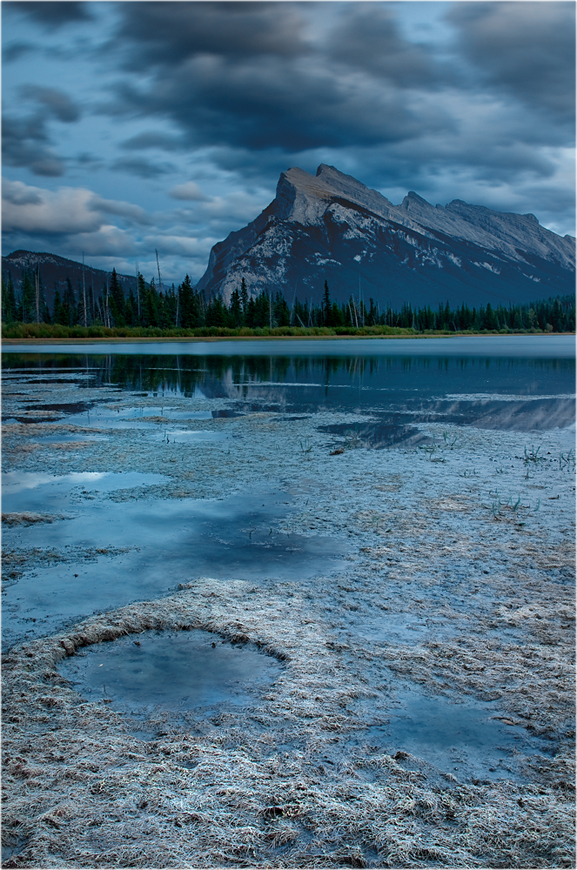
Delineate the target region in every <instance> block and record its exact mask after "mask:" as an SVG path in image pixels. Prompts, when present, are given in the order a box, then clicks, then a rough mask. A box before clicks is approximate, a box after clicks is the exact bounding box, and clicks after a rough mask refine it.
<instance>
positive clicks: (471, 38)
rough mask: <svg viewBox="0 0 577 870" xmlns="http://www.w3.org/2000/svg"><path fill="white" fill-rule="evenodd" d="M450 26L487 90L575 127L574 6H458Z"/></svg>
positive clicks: (483, 3) (530, 4)
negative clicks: (487, 87) (539, 109)
mask: <svg viewBox="0 0 577 870" xmlns="http://www.w3.org/2000/svg"><path fill="white" fill-rule="evenodd" d="M448 20H449V21H450V22H451V23H452V24H453V25H454V26H455V27H456V28H457V29H458V31H459V35H460V43H461V49H462V51H463V53H464V54H465V55H466V56H467V58H468V59H469V60H470V61H472V62H473V63H474V64H475V66H476V68H477V73H478V74H480V75H481V78H482V80H483V82H484V84H485V85H487V84H490V85H493V86H494V87H496V88H497V89H498V90H500V91H502V92H503V93H506V94H507V93H508V94H510V95H513V96H514V97H517V98H518V99H520V100H522V101H523V102H524V103H525V104H526V105H528V106H530V107H532V108H534V107H538V108H541V109H545V110H546V111H547V112H549V113H551V115H553V116H556V117H557V118H558V119H559V120H561V121H565V120H569V121H572V120H573V118H574V110H575V4H574V3H569V2H560V3H558V2H532V3H518V2H508V3H486V2H482V3H477V2H465V3H458V4H455V6H454V7H451V8H450V10H449V12H448Z"/></svg>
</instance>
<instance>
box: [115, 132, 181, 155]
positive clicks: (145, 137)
mask: <svg viewBox="0 0 577 870" xmlns="http://www.w3.org/2000/svg"><path fill="white" fill-rule="evenodd" d="M120 147H121V148H124V149H125V150H127V151H145V150H147V149H149V148H160V149H162V150H163V151H180V150H182V149H183V148H185V147H186V141H185V140H184V139H183V138H182V137H178V136H170V135H168V134H166V133H157V132H156V131H155V130H150V131H148V132H146V133H139V134H138V135H136V136H131V137H130V139H126V140H125V141H124V142H121V143H120Z"/></svg>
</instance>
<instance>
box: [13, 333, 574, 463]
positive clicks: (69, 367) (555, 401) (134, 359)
mask: <svg viewBox="0 0 577 870" xmlns="http://www.w3.org/2000/svg"><path fill="white" fill-rule="evenodd" d="M197 347H198V346H197ZM421 347H422V345H421ZM431 347H432V348H433V349H434V347H433V345H431ZM244 349H245V347H244V346H243V345H242V343H239V344H238V353H235V354H228V355H224V354H222V355H218V354H216V353H214V350H213V349H212V348H211V352H210V353H201V354H197V353H194V352H193V351H192V350H191V351H190V353H188V354H170V353H167V352H166V349H165V348H163V352H162V353H160V352H159V353H158V354H138V353H109V354H103V353H100V352H99V353H86V354H56V353H51V354H45V353H30V354H20V353H5V354H3V368H4V376H5V377H9V376H10V371H11V370H14V369H17V370H18V371H19V372H20V373H23V372H25V373H26V374H27V375H28V377H29V378H30V380H31V381H34V380H36V379H38V378H41V379H42V380H43V381H46V379H47V378H50V377H51V376H52V375H53V376H56V377H58V376H61V375H62V373H63V372H67V373H68V377H70V378H71V379H72V380H74V378H75V376H77V378H78V380H77V383H78V384H79V386H81V387H82V386H91V387H92V386H98V385H102V386H104V385H107V386H110V385H114V386H117V387H119V388H120V389H122V390H129V391H133V392H134V393H141V394H144V395H148V396H158V397H170V396H171V395H172V396H176V395H178V396H199V395H201V396H206V397H207V398H221V399H228V400H230V401H231V403H232V405H231V412H232V411H233V410H235V409H236V411H237V412H242V411H244V410H250V409H253V410H254V409H259V410H270V411H277V412H281V413H285V414H314V413H316V412H318V411H339V412H350V413H354V414H370V415H371V416H375V417H376V418H377V421H378V423H379V425H380V427H381V429H382V428H383V426H386V425H389V426H392V427H393V428H395V427H399V426H410V425H414V424H416V423H419V422H429V421H436V422H447V423H454V424H457V425H474V426H478V427H481V428H491V429H513V430H517V431H536V430H541V429H552V428H557V427H560V428H565V427H568V426H570V425H572V424H573V422H574V419H575V403H574V397H573V394H574V384H575V360H574V358H571V357H568V356H567V355H563V354H560V355H559V356H558V357H555V356H553V355H552V356H551V357H550V358H548V357H531V356H530V354H529V355H528V356H527V357H524V356H520V355H511V356H510V357H508V356H503V355H500V356H494V357H491V356H480V355H466V354H464V355H462V356H459V355H457V354H452V355H443V354H435V353H433V352H432V353H431V355H429V356H427V355H424V354H423V353H422V352H421V353H419V354H413V355H411V354H409V353H407V355H403V354H400V353H398V352H397V353H395V354H390V355H389V354H387V353H386V352H385V351H381V352H380V353H376V354H375V355H374V356H373V355H369V354H368V353H365V354H363V355H358V354H355V353H350V355H347V354H346V353H339V354H334V355H333V354H330V353H327V354H325V355H321V354H320V353H319V352H318V348H315V352H314V353H312V352H311V354H309V355H307V354H298V353H293V354H291V353H271V354H270V355H266V354H264V353H258V354H250V353H248V354H245V353H243V350H244ZM246 349H247V350H248V348H246ZM351 350H352V348H351ZM405 434H406V435H409V434H410V435H415V432H411V433H409V432H406V433H405ZM397 440H403V439H402V438H401V439H397V438H395V437H393V436H392V434H389V435H388V436H385V435H384V437H383V439H382V441H383V444H382V445H381V446H385V444H384V442H388V443H394V442H395V441H397Z"/></svg>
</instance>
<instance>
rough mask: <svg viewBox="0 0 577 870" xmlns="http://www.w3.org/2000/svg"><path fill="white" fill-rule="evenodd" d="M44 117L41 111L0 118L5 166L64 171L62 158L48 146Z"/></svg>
mask: <svg viewBox="0 0 577 870" xmlns="http://www.w3.org/2000/svg"><path fill="white" fill-rule="evenodd" d="M45 120H46V119H45V117H44V115H43V114H41V113H39V114H37V115H32V116H29V117H28V118H24V119H21V118H12V117H9V116H5V117H4V118H3V119H2V159H3V161H4V163H5V164H6V165H7V166H21V167H22V166H23V167H27V168H28V169H30V171H31V172H33V173H34V174H35V175H44V176H52V177H56V176H60V175H63V174H64V170H65V165H64V162H63V161H62V160H61V159H60V158H59V157H58V155H57V154H56V153H55V152H54V151H53V149H52V148H50V145H49V137H48V134H47V132H46V129H45Z"/></svg>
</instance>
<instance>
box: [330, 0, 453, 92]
mask: <svg viewBox="0 0 577 870" xmlns="http://www.w3.org/2000/svg"><path fill="white" fill-rule="evenodd" d="M327 54H328V56H329V57H330V58H331V59H332V60H333V61H336V62H338V63H344V64H347V65H348V66H350V67H352V68H353V69H356V70H366V71H368V72H369V73H370V74H372V75H375V76H377V77H378V78H379V79H385V80H387V81H389V82H391V83H393V84H394V86H396V87H399V88H407V87H420V88H425V89H427V90H428V89H429V88H434V87H437V86H438V85H439V82H440V81H441V80H442V78H443V77H444V74H443V68H442V66H441V65H440V64H439V63H438V62H437V61H435V59H434V57H433V55H432V52H431V50H430V49H428V48H427V47H425V46H423V45H419V44H417V43H414V42H409V41H408V40H406V39H404V38H403V37H402V36H401V33H400V30H399V27H398V24H397V21H396V18H395V10H394V7H392V6H389V5H381V4H376V3H356V4H354V5H353V6H349V7H348V8H346V9H345V12H344V14H343V15H342V17H341V18H340V20H339V21H338V23H337V25H336V27H335V28H334V30H333V31H332V33H331V35H330V40H329V41H328V45H327Z"/></svg>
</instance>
